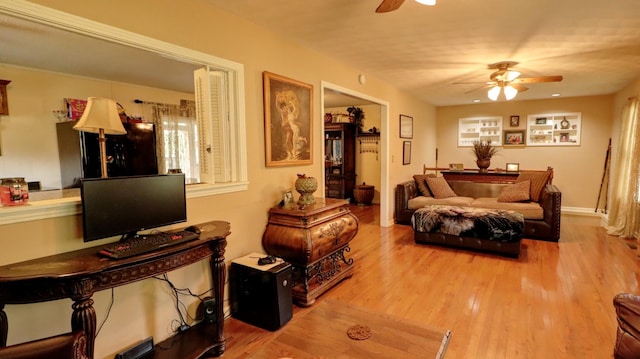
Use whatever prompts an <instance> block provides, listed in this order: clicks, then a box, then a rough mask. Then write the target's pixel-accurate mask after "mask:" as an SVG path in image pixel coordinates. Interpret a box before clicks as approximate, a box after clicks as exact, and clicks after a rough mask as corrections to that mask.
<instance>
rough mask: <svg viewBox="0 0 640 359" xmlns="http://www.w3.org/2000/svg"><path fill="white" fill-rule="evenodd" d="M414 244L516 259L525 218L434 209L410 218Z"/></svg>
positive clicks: (494, 212)
mask: <svg viewBox="0 0 640 359" xmlns="http://www.w3.org/2000/svg"><path fill="white" fill-rule="evenodd" d="M411 224H412V226H413V230H414V234H415V241H416V242H417V243H438V244H444V245H450V246H456V247H463V248H473V249H480V250H486V251H492V252H499V253H501V254H508V255H511V256H515V257H517V256H518V254H519V253H520V239H521V238H522V233H523V232H524V216H523V215H522V214H521V213H518V212H514V211H506V210H500V209H486V208H475V207H460V206H444V205H433V206H427V207H424V208H420V209H418V210H417V211H415V213H414V214H413V216H412V218H411Z"/></svg>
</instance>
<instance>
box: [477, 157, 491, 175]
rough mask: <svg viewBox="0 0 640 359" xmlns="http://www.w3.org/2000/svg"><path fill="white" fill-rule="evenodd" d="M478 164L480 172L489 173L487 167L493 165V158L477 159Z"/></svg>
mask: <svg viewBox="0 0 640 359" xmlns="http://www.w3.org/2000/svg"><path fill="white" fill-rule="evenodd" d="M476 165H478V168H479V170H478V172H480V173H487V172H488V170H487V168H489V166H491V160H487V159H483V160H476Z"/></svg>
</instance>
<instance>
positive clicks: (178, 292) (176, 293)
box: [153, 273, 213, 331]
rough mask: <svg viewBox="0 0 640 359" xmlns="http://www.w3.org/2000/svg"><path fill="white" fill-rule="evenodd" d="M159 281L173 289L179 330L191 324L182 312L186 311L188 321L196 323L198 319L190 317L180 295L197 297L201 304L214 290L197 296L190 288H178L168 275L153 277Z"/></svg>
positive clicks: (210, 289) (208, 290)
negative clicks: (178, 318)
mask: <svg viewBox="0 0 640 359" xmlns="http://www.w3.org/2000/svg"><path fill="white" fill-rule="evenodd" d="M153 278H155V279H157V280H161V281H163V282H166V283H167V285H168V286H169V288H170V289H171V292H172V295H173V297H174V298H175V307H176V311H177V312H178V315H179V317H180V320H179V323H180V324H179V327H178V330H180V328H181V327H182V326H188V325H189V324H188V323H187V322H186V320H185V318H184V316H183V314H182V310H184V312H185V313H186V314H187V319H189V320H192V321H195V320H196V318H193V317H191V316H190V315H189V311H188V310H187V308H186V306H185V305H184V303H182V302H181V301H180V295H185V296H187V295H188V296H191V297H195V298H198V299H199V300H200V301H201V302H202V300H203V296H204V295H205V294H207V293H209V292H211V291H212V290H213V288H209V289H207V290H206V291H204V292H203V293H200V294H195V293H193V292H192V291H191V289H190V288H177V287H176V286H175V285H174V284H173V283H172V282H171V281H170V280H169V277H168V275H167V273H164V274H163V275H162V277H153ZM178 330H174V331H178Z"/></svg>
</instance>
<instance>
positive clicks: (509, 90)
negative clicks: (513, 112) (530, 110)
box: [504, 85, 518, 101]
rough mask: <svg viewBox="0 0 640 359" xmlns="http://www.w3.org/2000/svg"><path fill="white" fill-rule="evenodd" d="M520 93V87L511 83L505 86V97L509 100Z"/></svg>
mask: <svg viewBox="0 0 640 359" xmlns="http://www.w3.org/2000/svg"><path fill="white" fill-rule="evenodd" d="M517 94H518V89H516V88H515V87H513V86H511V85H507V86H505V87H504V97H505V98H506V99H507V101H509V100H512V99H513V98H514V97H516V95H517Z"/></svg>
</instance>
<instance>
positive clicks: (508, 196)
mask: <svg viewBox="0 0 640 359" xmlns="http://www.w3.org/2000/svg"><path fill="white" fill-rule="evenodd" d="M530 191H531V181H530V180H526V181H522V182H516V183H514V184H510V185H508V186H506V187H504V188H503V189H502V191H500V194H499V195H498V202H522V201H528V200H529V198H531V196H530V194H529V192H530Z"/></svg>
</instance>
